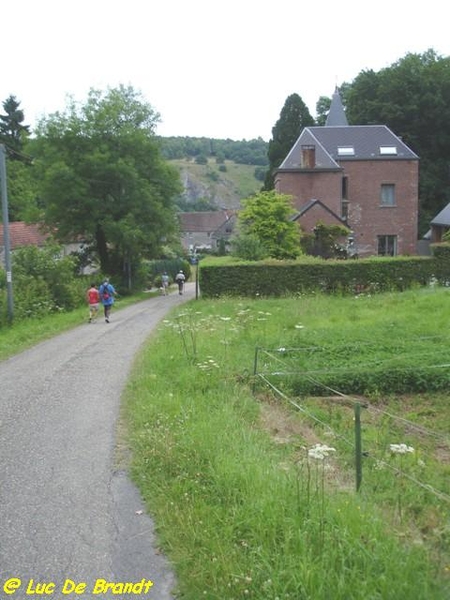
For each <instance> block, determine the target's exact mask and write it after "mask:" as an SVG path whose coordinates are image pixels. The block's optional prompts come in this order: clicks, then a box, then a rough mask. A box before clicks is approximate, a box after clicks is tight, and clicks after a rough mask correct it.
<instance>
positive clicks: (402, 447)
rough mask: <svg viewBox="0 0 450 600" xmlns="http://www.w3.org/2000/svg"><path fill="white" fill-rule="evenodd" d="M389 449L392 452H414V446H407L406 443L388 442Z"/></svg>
mask: <svg viewBox="0 0 450 600" xmlns="http://www.w3.org/2000/svg"><path fill="white" fill-rule="evenodd" d="M389 449H390V451H391V452H392V454H407V453H408V452H414V448H413V447H412V446H407V445H406V444H390V446H389Z"/></svg>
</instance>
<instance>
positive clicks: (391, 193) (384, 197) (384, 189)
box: [380, 183, 397, 206]
mask: <svg viewBox="0 0 450 600" xmlns="http://www.w3.org/2000/svg"><path fill="white" fill-rule="evenodd" d="M380 206H397V201H396V198H395V183H382V184H381V187H380Z"/></svg>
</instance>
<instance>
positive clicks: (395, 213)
mask: <svg viewBox="0 0 450 600" xmlns="http://www.w3.org/2000/svg"><path fill="white" fill-rule="evenodd" d="M341 166H342V167H343V171H341V172H337V171H334V172H329V171H328V172H325V171H322V172H321V171H314V172H313V171H306V172H305V171H304V172H301V171H292V172H289V171H286V172H278V174H277V178H276V185H275V189H276V190H277V191H278V192H280V193H283V194H290V195H292V196H293V199H294V205H295V207H296V208H297V209H298V210H300V209H301V208H302V207H303V206H304V205H305V204H306V203H307V202H309V201H310V200H320V201H321V202H323V203H324V204H325V205H326V206H328V208H330V209H331V210H332V211H333V212H334V213H335V214H336V215H338V216H341V196H342V177H344V176H345V177H347V190H348V194H347V199H348V226H349V227H350V228H351V229H352V230H353V232H354V237H355V244H356V245H357V247H358V249H359V253H360V254H361V255H373V254H377V251H378V243H377V236H379V235H395V236H397V253H398V254H416V245H417V226H418V177H419V174H418V171H419V164H418V161H417V160H411V161H406V160H405V161H403V160H374V161H369V160H367V161H356V160H355V161H351V160H348V161H342V163H341ZM382 184H394V185H395V200H396V202H395V206H382V205H381V185H382ZM310 212H311V214H309V213H310ZM316 218H317V220H321V221H323V222H324V223H326V224H331V223H332V222H333V221H332V218H331V217H330V216H328V215H327V214H326V212H325V211H320V210H319V209H317V207H316V209H315V210H312V211H308V212H306V213H305V214H304V215H303V216H302V217H301V219H300V223H301V224H302V227H303V229H304V230H306V231H311V229H312V228H313V227H314V225H315V224H316V222H317V220H315V219H316Z"/></svg>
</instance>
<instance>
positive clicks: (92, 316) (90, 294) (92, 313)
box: [86, 283, 100, 323]
mask: <svg viewBox="0 0 450 600" xmlns="http://www.w3.org/2000/svg"><path fill="white" fill-rule="evenodd" d="M86 299H87V301H88V305H89V323H95V321H96V319H97V315H98V305H99V302H100V294H99V292H98V289H97V286H96V285H95V283H91V287H90V288H89V289H88V291H87V292H86Z"/></svg>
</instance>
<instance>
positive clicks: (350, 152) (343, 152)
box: [337, 146, 355, 156]
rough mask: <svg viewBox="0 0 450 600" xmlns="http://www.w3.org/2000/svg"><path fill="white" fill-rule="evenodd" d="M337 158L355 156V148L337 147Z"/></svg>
mask: <svg viewBox="0 0 450 600" xmlns="http://www.w3.org/2000/svg"><path fill="white" fill-rule="evenodd" d="M337 151H338V156H355V148H354V147H353V146H338V149H337Z"/></svg>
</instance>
